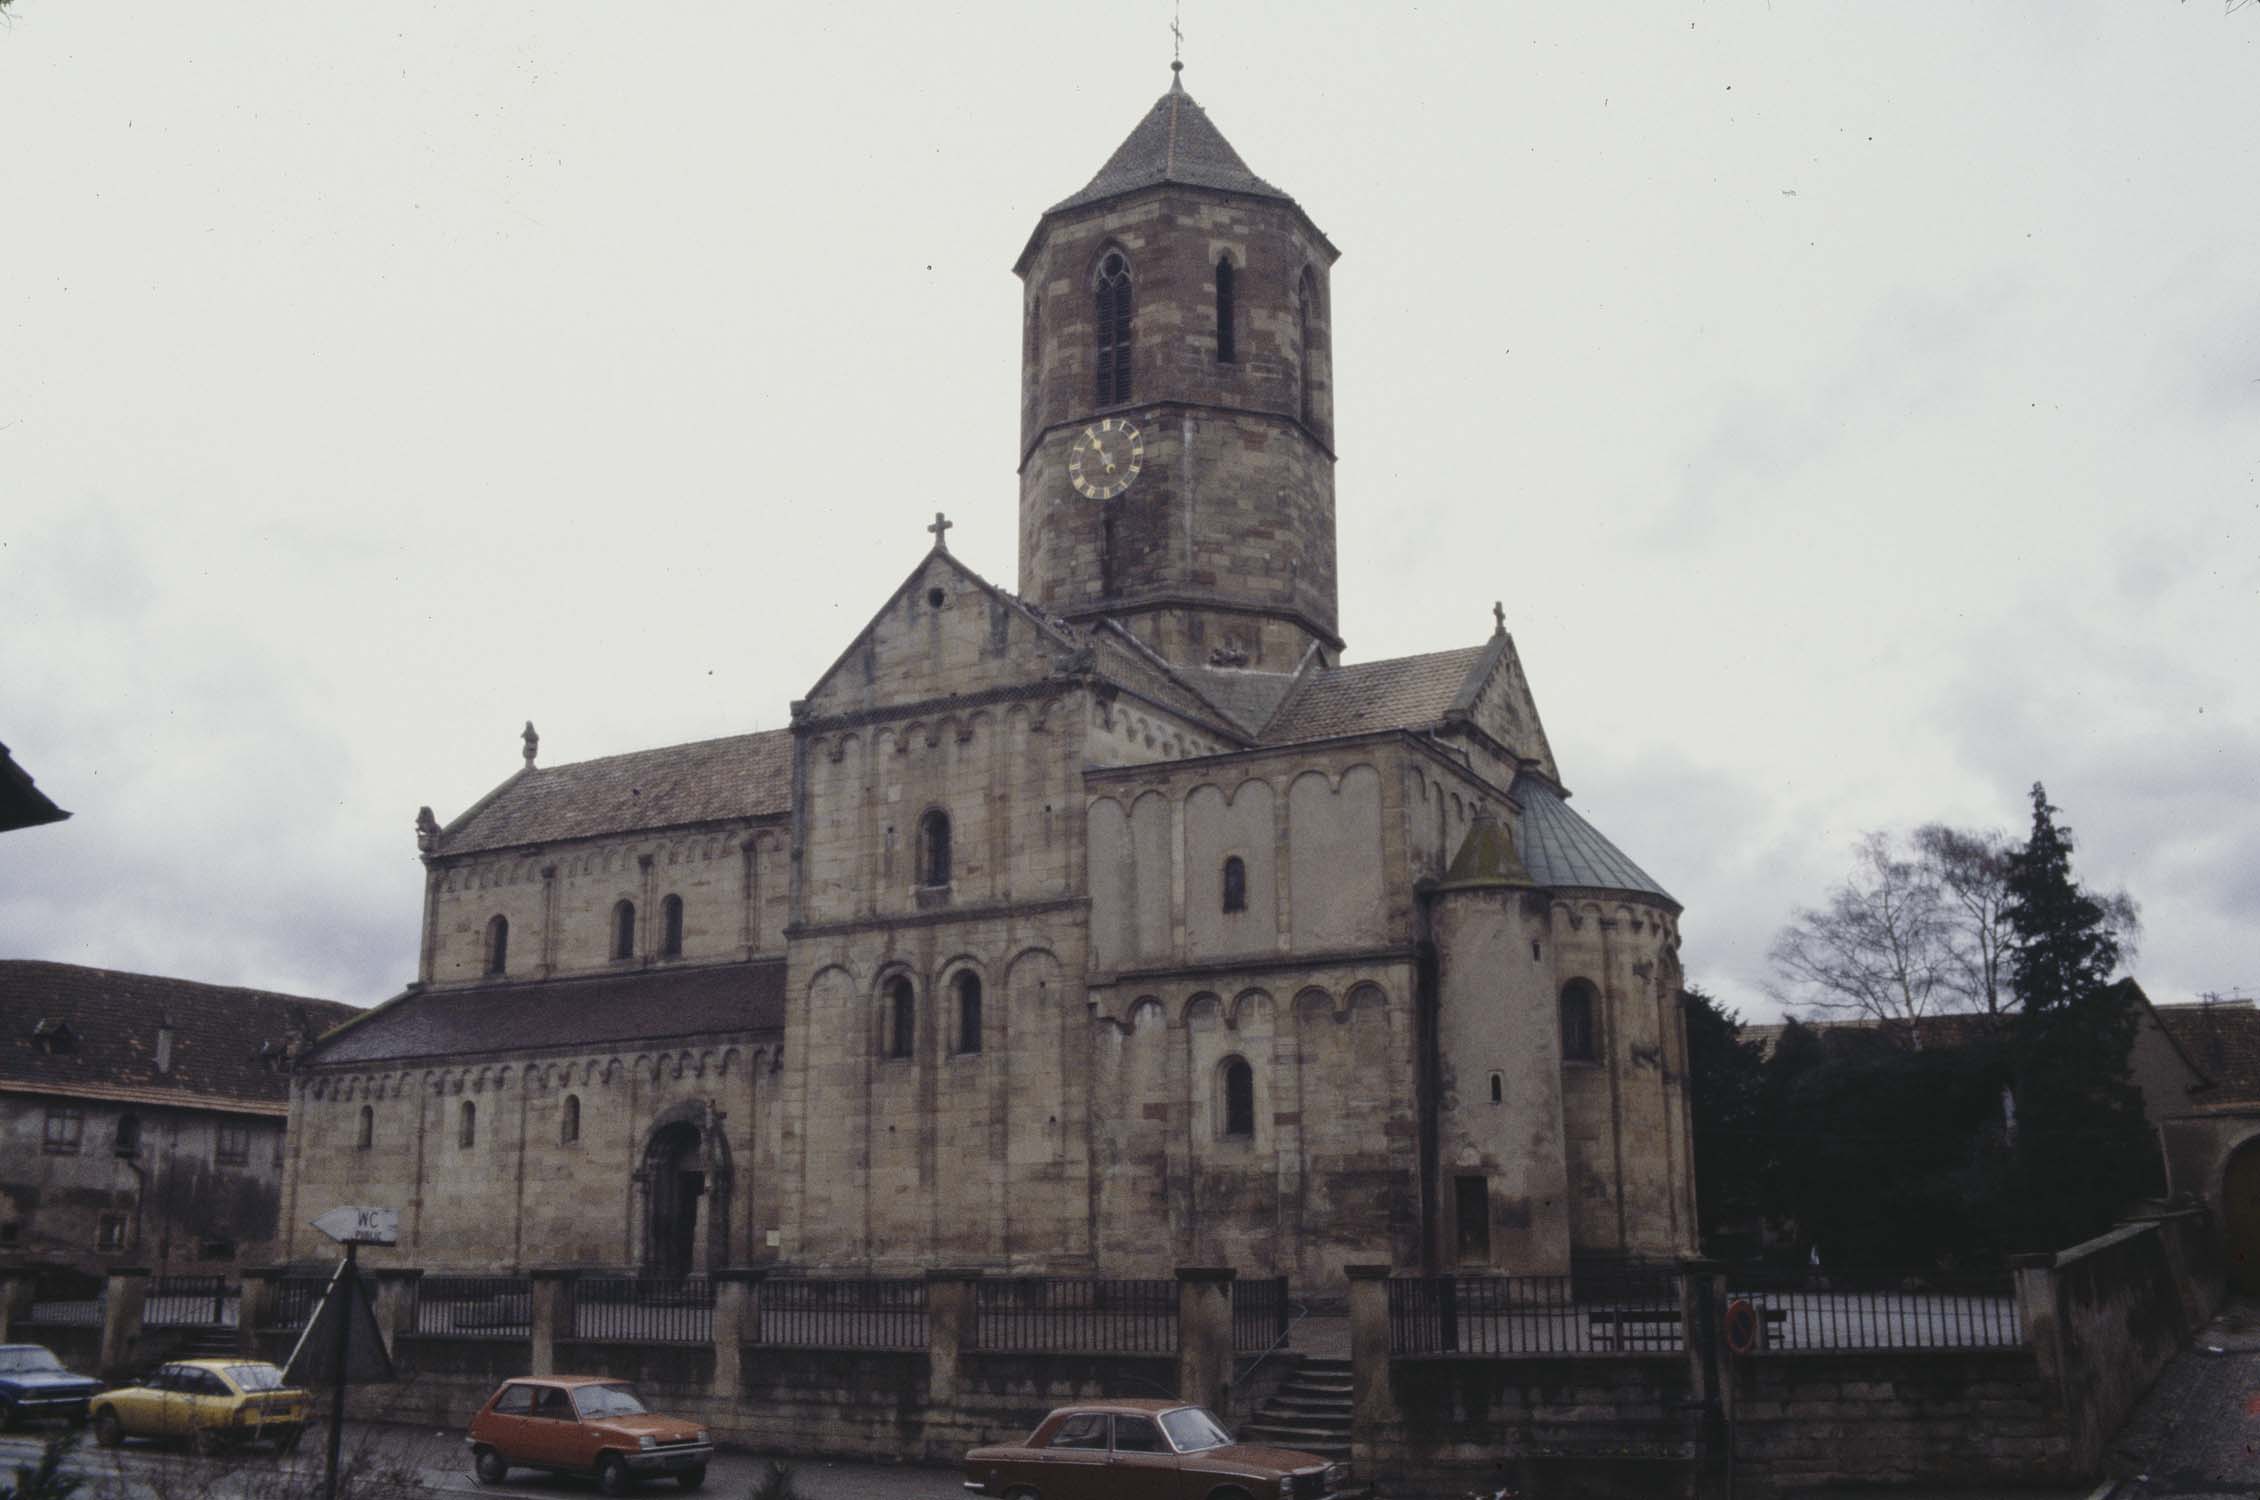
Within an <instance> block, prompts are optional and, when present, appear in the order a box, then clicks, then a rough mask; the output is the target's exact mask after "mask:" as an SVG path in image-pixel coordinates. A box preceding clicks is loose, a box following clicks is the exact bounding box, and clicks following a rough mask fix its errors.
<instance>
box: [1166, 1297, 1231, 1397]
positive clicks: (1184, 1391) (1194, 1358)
mask: <svg viewBox="0 0 2260 1500" xmlns="http://www.w3.org/2000/svg"><path fill="white" fill-rule="evenodd" d="M1238 1274H1239V1273H1238V1272H1236V1271H1234V1270H1233V1269H1232V1268H1231V1267H1229V1266H1179V1267H1178V1268H1177V1399H1178V1400H1180V1401H1185V1402H1189V1403H1191V1404H1192V1405H1194V1406H1205V1407H1208V1408H1209V1409H1210V1410H1212V1411H1222V1410H1223V1409H1224V1405H1225V1403H1226V1402H1227V1401H1229V1400H1230V1399H1231V1396H1232V1281H1233V1278H1234V1277H1235V1276H1237V1275H1238Z"/></svg>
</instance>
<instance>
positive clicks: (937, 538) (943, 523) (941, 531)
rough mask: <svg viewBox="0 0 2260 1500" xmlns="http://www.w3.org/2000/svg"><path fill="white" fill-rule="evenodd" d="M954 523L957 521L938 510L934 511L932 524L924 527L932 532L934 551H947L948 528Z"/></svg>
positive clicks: (948, 544)
mask: <svg viewBox="0 0 2260 1500" xmlns="http://www.w3.org/2000/svg"><path fill="white" fill-rule="evenodd" d="M956 524H957V523H956V522H955V521H953V520H951V519H950V518H949V517H948V516H945V515H943V514H942V513H941V512H940V511H938V510H937V511H935V512H934V524H933V525H931V526H929V527H927V528H926V529H927V530H928V531H931V532H932V533H934V549H935V550H936V551H938V552H947V551H949V549H950V539H949V529H950V528H951V527H952V526H955V525H956Z"/></svg>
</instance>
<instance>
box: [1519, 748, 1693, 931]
mask: <svg viewBox="0 0 2260 1500" xmlns="http://www.w3.org/2000/svg"><path fill="white" fill-rule="evenodd" d="M1510 795H1512V796H1513V798H1514V800H1515V801H1516V802H1517V803H1519V804H1520V805H1521V808H1522V816H1521V817H1520V818H1519V819H1518V820H1517V826H1516V831H1515V848H1516V850H1517V851H1518V852H1519V853H1520V854H1521V855H1522V862H1523V864H1524V865H1525V866H1526V867H1527V868H1528V869H1529V871H1530V878H1531V879H1532V880H1534V881H1536V882H1537V883H1538V884H1539V885H1541V886H1544V887H1546V888H1548V889H1550V890H1562V889H1572V888H1574V889H1583V890H1603V891H1632V892H1636V893H1638V894H1640V895H1644V896H1657V897H1661V898H1662V899H1663V900H1666V901H1672V895H1671V892H1669V891H1667V890H1665V889H1664V888H1663V887H1662V886H1661V885H1658V884H1657V883H1656V880H1655V877H1654V876H1652V875H1650V874H1649V873H1648V872H1647V871H1645V870H1643V869H1641V868H1640V867H1639V866H1638V865H1636V864H1634V863H1633V862H1632V861H1631V860H1630V859H1629V858H1627V857H1626V856H1625V853H1624V851H1623V850H1621V849H1619V848H1618V847H1617V846H1616V845H1614V844H1612V843H1610V842H1609V841H1608V840H1607V839H1605V838H1603V837H1602V836H1601V831H1600V830H1599V829H1597V828H1595V827H1594V826H1593V825H1592V824H1590V823H1588V822H1586V821H1585V820H1584V819H1583V818H1581V817H1579V816H1578V815H1577V814H1576V813H1574V812H1572V811H1571V810H1570V806H1569V803H1567V802H1566V801H1564V800H1563V799H1562V796H1561V794H1560V793H1559V792H1557V791H1555V790H1554V789H1553V787H1551V786H1550V785H1548V784H1547V783H1546V782H1545V781H1543V780H1542V779H1540V778H1538V777H1535V776H1518V777H1516V778H1515V784H1514V787H1513V789H1512V791H1511V793H1510ZM1672 904H1673V905H1675V906H1676V905H1678V903H1677V902H1676V901H1673V902H1672Z"/></svg>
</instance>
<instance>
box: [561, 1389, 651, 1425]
mask: <svg viewBox="0 0 2260 1500" xmlns="http://www.w3.org/2000/svg"><path fill="white" fill-rule="evenodd" d="M573 1404H574V1405H575V1406H576V1407H579V1408H580V1412H581V1415H582V1416H583V1417H584V1418H586V1417H640V1416H642V1415H643V1414H644V1411H645V1407H644V1404H643V1403H642V1402H641V1401H638V1400H637V1399H636V1393H635V1392H634V1391H631V1390H629V1389H628V1388H627V1387H626V1386H624V1385H584V1386H582V1387H581V1388H580V1389H579V1390H577V1391H575V1392H573Z"/></svg>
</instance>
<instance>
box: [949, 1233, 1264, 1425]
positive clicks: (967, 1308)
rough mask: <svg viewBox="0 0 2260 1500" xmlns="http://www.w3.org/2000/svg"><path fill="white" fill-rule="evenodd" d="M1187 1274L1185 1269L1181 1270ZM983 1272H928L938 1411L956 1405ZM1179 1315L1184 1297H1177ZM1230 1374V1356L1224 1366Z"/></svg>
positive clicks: (1228, 1325)
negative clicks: (976, 1286) (976, 1291)
mask: <svg viewBox="0 0 2260 1500" xmlns="http://www.w3.org/2000/svg"><path fill="white" fill-rule="evenodd" d="M1178 1274H1180V1275H1182V1274H1184V1273H1182V1272H1180V1273H1178ZM980 1279H981V1273H980V1272H979V1271H975V1270H968V1269H966V1268H964V1267H959V1266H945V1267H939V1268H937V1269H935V1270H931V1271H928V1272H927V1273H926V1362H927V1371H926V1389H927V1393H928V1395H927V1400H928V1404H930V1405H931V1406H932V1407H933V1408H934V1409H935V1410H936V1411H951V1410H954V1409H955V1408H956V1406H957V1387H958V1372H959V1369H960V1368H961V1366H960V1362H959V1356H960V1355H962V1354H963V1353H964V1351H966V1350H967V1349H970V1348H972V1347H973V1298H974V1291H973V1285H974V1283H975V1282H977V1281H979V1280H980ZM1178 1309H1179V1313H1180V1315H1182V1313H1183V1310H1184V1298H1183V1296H1182V1294H1180V1296H1179V1298H1178ZM1224 1342H1225V1347H1226V1348H1227V1349H1229V1348H1230V1347H1231V1344H1232V1309H1231V1306H1230V1304H1227V1305H1226V1307H1225V1310H1224ZM1225 1370H1226V1373H1227V1374H1229V1373H1230V1370H1231V1365H1230V1363H1229V1356H1227V1363H1226V1366H1225Z"/></svg>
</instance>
